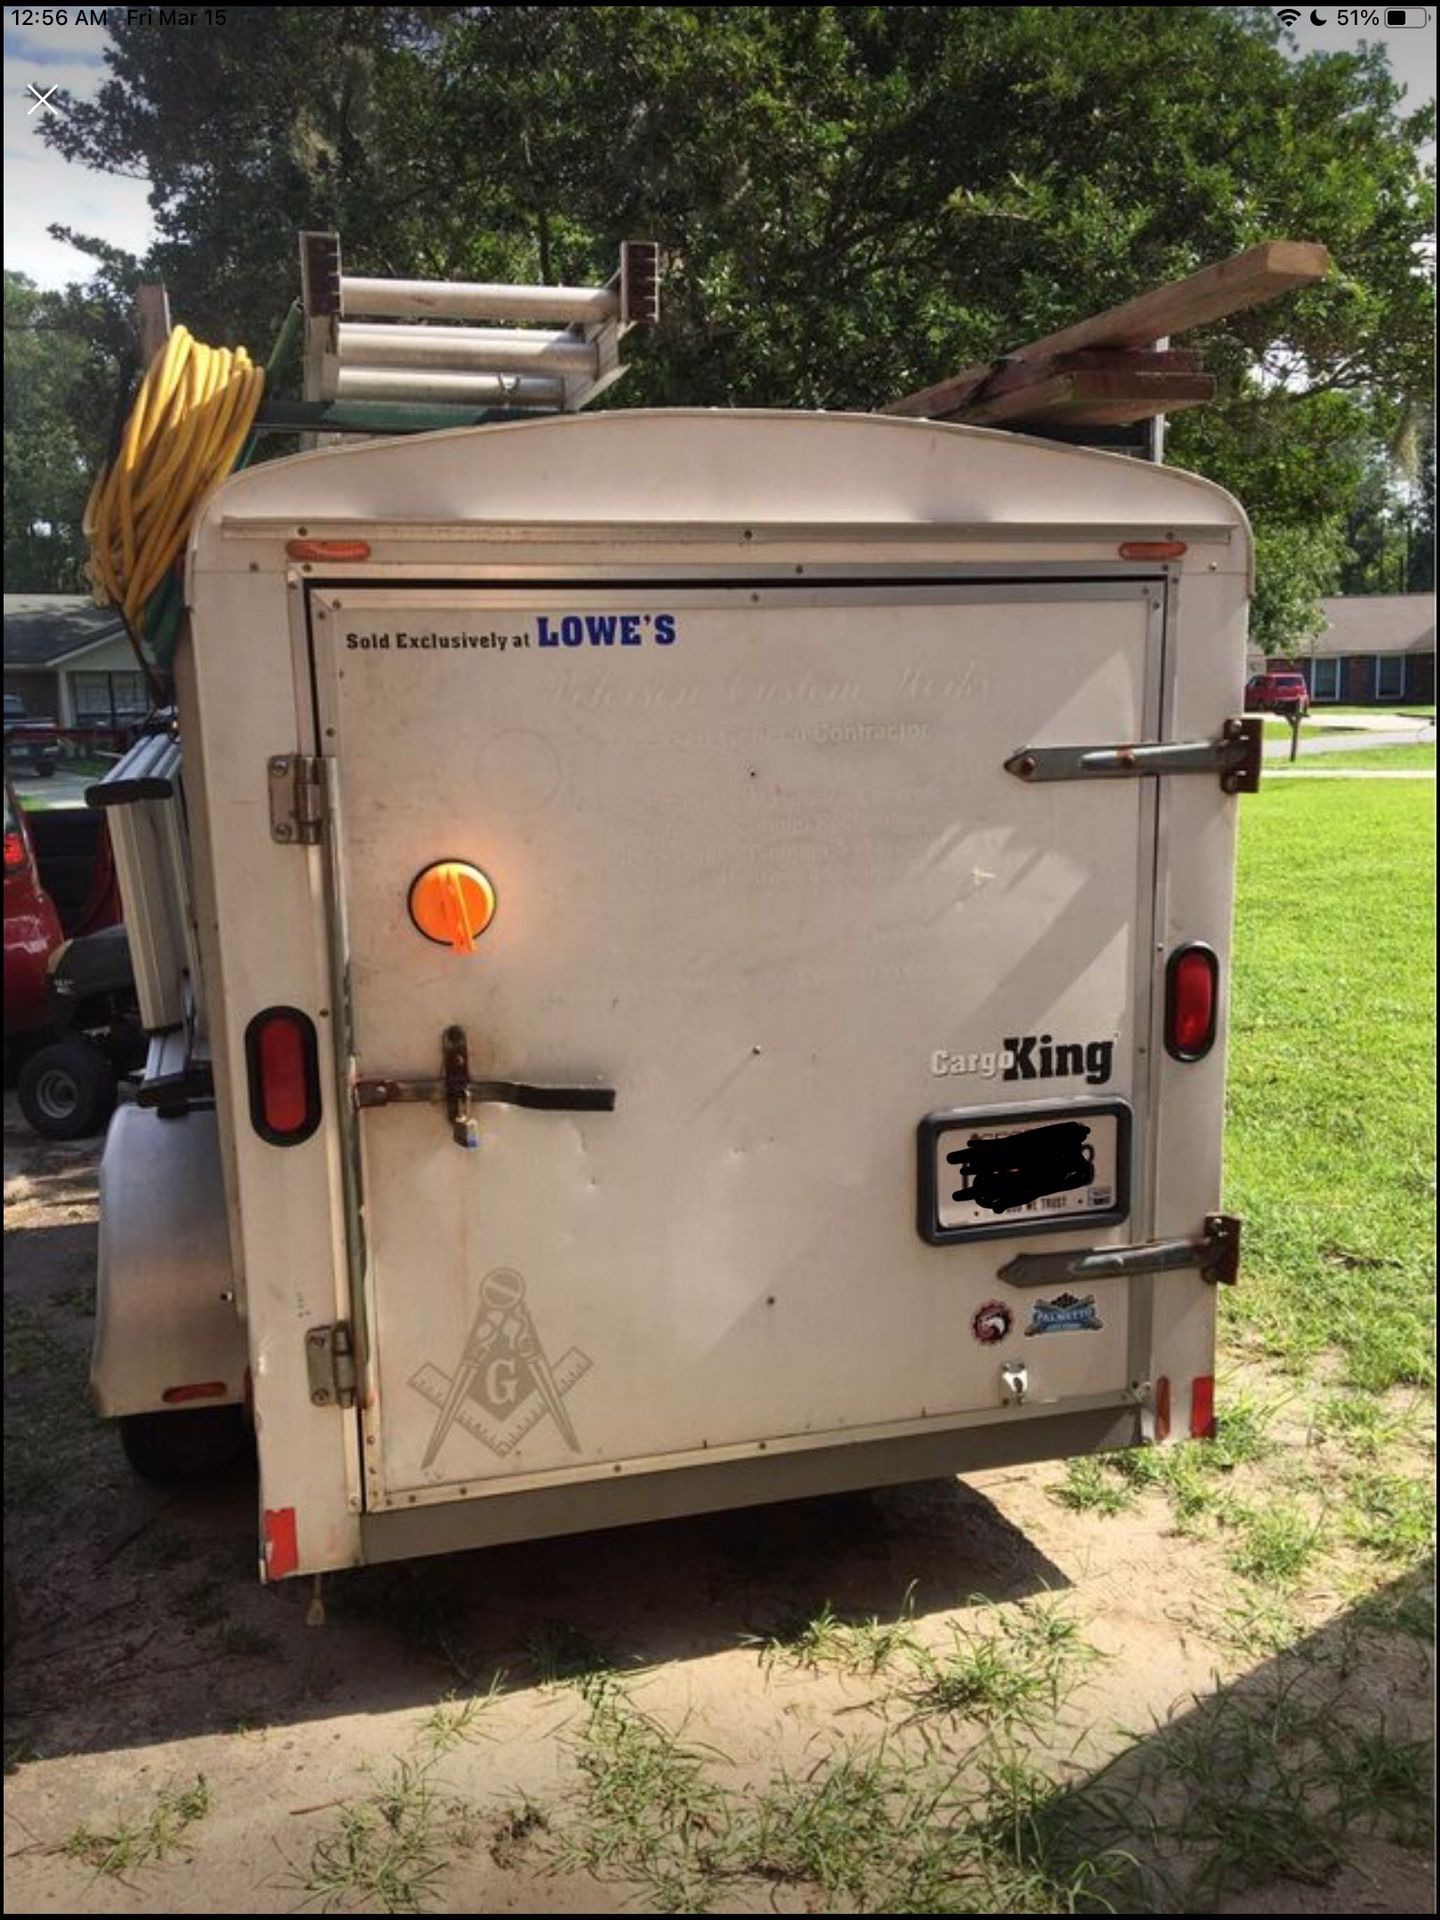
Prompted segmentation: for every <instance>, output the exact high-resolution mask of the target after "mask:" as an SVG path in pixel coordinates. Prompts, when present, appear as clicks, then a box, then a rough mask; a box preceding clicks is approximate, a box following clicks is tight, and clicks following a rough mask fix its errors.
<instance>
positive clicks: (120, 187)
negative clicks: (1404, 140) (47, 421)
mask: <svg viewBox="0 0 1440 1920" xmlns="http://www.w3.org/2000/svg"><path fill="white" fill-rule="evenodd" d="M49 11H50V13H51V15H52V17H63V18H65V19H67V20H68V21H70V22H72V23H73V22H75V20H76V17H77V15H79V14H80V13H88V12H93V11H94V9H91V8H77V7H61V8H51V9H49ZM1341 11H1343V10H1342V9H1336V8H1334V7H1321V8H1319V9H1317V10H1315V11H1313V12H1312V10H1311V9H1308V8H1307V9H1304V10H1302V12H1301V14H1300V17H1299V19H1298V20H1297V22H1296V24H1295V27H1294V35H1295V42H1296V50H1297V51H1298V52H1299V53H1302V54H1303V53H1314V52H1341V51H1343V50H1344V49H1346V48H1348V47H1353V46H1355V45H1356V43H1357V41H1359V40H1360V39H1361V38H1362V37H1363V38H1366V39H1371V40H1381V41H1384V42H1385V43H1386V45H1387V46H1388V48H1389V53H1390V64H1391V67H1392V69H1393V70H1394V72H1395V75H1396V77H1397V78H1398V79H1399V80H1400V81H1401V82H1402V83H1403V84H1404V85H1405V87H1406V88H1407V92H1408V104H1409V105H1411V106H1416V105H1419V104H1420V103H1421V102H1423V101H1425V100H1427V99H1429V98H1430V97H1431V96H1432V95H1433V94H1434V91H1435V32H1436V28H1435V8H1434V7H1429V8H1424V7H1409V8H1406V9H1405V11H1406V12H1407V13H1408V14H1410V15H1411V16H1412V17H1415V18H1419V17H1421V16H1423V18H1424V20H1425V24H1424V26H1423V27H1418V28H1413V29H1403V28H1402V29H1386V28H1385V27H1383V26H1381V27H1378V28H1376V27H1355V26H1346V27H1342V26H1340V25H1339V24H1338V21H1339V16H1340V12H1341ZM1348 11H1350V12H1352V13H1353V12H1354V11H1356V10H1355V9H1349V10H1348ZM1384 12H1385V9H1383V8H1382V9H1380V10H1379V15H1380V18H1381V19H1382V20H1383V17H1384ZM14 17H15V15H14V12H13V10H7V12H6V15H5V21H6V24H5V55H4V68H3V75H4V95H5V194H4V213H5V248H4V257H5V265H6V266H7V267H10V268H12V269H15V270H17V271H19V272H21V273H27V274H29V276H30V277H31V279H32V280H34V281H36V282H37V284H38V285H40V286H43V287H56V286H63V285H64V283H65V282H66V281H68V280H77V279H85V278H87V277H88V272H89V262H88V261H87V260H86V258H85V256H84V255H83V254H80V253H77V252H76V251H75V249H74V248H73V247H69V246H65V245H62V244H61V243H60V242H59V241H56V240H52V239H51V238H50V236H49V235H48V233H47V232H46V228H47V227H48V226H49V225H50V224H51V223H52V222H54V221H60V222H63V223H64V224H65V225H66V226H71V227H74V228H76V229H77V230H78V231H79V232H81V233H91V234H97V235H99V237H100V238H101V239H103V240H106V241H108V242H109V243H110V244H111V245H112V246H117V247H123V248H125V249H126V250H127V251H129V252H132V253H143V252H144V250H145V247H146V245H147V244H148V242H149V240H150V238H151V236H152V234H153V231H154V228H153V224H152V221H151V217H150V209H149V206H148V204H147V197H146V195H147V189H146V185H145V182H144V181H142V180H119V179H114V178H112V177H110V176H109V175H106V174H101V173H93V172H91V171H90V170H89V168H86V167H81V166H78V165H75V164H73V163H71V162H69V161H66V160H62V159H61V158H60V156H59V155H58V154H57V153H55V152H54V151H53V150H52V149H51V148H49V147H47V146H46V145H45V144H44V142H43V141H42V139H41V138H40V134H39V123H40V122H41V121H42V120H43V119H44V118H45V116H46V114H47V113H50V112H52V111H54V109H53V108H51V107H48V106H41V105H40V104H39V103H38V102H37V100H36V98H35V94H34V92H32V91H31V89H32V88H34V89H36V90H38V91H39V92H40V93H44V92H45V90H46V89H47V88H49V87H52V86H60V87H63V88H65V89H66V90H68V91H69V92H70V93H72V94H74V95H75V96H76V97H77V98H79V99H82V100H84V99H88V98H90V97H91V96H93V94H94V93H95V92H96V90H97V89H98V88H99V86H100V85H101V84H102V82H103V81H104V79H105V78H106V70H105V66H104V62H103V57H102V56H103V50H104V46H105V42H106V38H107V35H106V32H105V29H104V28H103V27H92V26H81V25H78V24H67V25H61V26H49V27H18V26H14V25H12V24H11V22H12V21H13V19H14ZM1315 20H1323V21H1324V22H1325V24H1324V25H1318V26H1317V25H1315V24H1313V22H1314V21H1315ZM156 31H157V32H163V31H171V32H182V33H183V32H186V31H187V29H186V28H183V27H177V28H171V29H164V28H159V27H157V29H156ZM188 31H200V32H203V31H205V29H204V28H195V29H188Z"/></svg>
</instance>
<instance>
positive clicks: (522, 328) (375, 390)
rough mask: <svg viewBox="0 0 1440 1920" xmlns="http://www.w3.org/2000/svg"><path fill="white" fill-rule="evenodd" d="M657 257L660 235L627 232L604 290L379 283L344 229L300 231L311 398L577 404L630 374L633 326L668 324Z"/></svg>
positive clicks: (568, 407) (537, 406)
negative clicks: (628, 338) (625, 353)
mask: <svg viewBox="0 0 1440 1920" xmlns="http://www.w3.org/2000/svg"><path fill="white" fill-rule="evenodd" d="M659 266H660V261H659V248H658V246H657V245H656V244H655V242H654V241H652V240H626V241H623V242H622V243H621V247H620V264H619V267H618V269H617V270H616V272H615V273H614V274H613V275H612V277H611V278H610V279H609V280H608V281H607V282H606V284H605V285H604V286H601V287H549V286H509V285H503V284H486V283H483V282H467V281H457V280H434V281H430V280H381V279H374V278H366V277H358V276H352V275H349V274H346V273H345V272H344V271H343V269H342V267H341V262H340V238H339V235H338V234H334V233H302V234H301V236H300V287H301V307H302V313H303V319H304V327H305V373H304V399H305V401H306V402H307V403H309V404H312V405H314V404H320V405H329V404H331V403H335V402H340V403H344V402H350V401H355V402H362V403H363V402H376V401H380V402H402V403H405V404H406V405H411V404H414V405H417V406H430V405H435V406H444V407H449V408H454V407H468V408H487V407H495V406H499V407H505V408H514V409H518V410H520V411H522V412H564V413H575V412H578V411H579V410H580V409H581V408H582V407H586V406H588V405H589V404H590V402H591V401H592V400H595V399H596V398H598V396H599V395H600V394H602V393H603V392H604V391H605V389H606V388H607V387H609V386H611V385H612V384H613V383H614V382H615V381H616V380H618V379H619V378H620V376H621V375H622V374H623V373H624V371H625V368H624V365H623V364H622V362H621V359H620V341H621V339H622V338H623V337H624V335H625V334H627V333H628V332H629V331H630V329H631V328H632V327H637V326H654V325H656V324H657V322H658V321H659V318H660V276H659ZM473 321H486V322H490V323H492V324H490V325H484V326H474V325H470V324H467V323H469V322H473ZM377 322H383V323H388V324H375V323H377ZM455 322H459V323H460V324H451V323H455ZM495 322H501V323H512V324H499V325H497V324H493V323H495ZM526 322H529V323H539V324H529V325H527V324H513V323H526Z"/></svg>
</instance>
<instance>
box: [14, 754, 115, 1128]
mask: <svg viewBox="0 0 1440 1920" xmlns="http://www.w3.org/2000/svg"><path fill="white" fill-rule="evenodd" d="M46 837H48V838H49V840H50V842H51V844H52V845H56V844H59V845H62V846H70V847H72V848H75V849H78V848H79V847H81V846H84V847H87V848H88V858H86V859H85V861H84V863H83V867H82V864H81V862H80V860H79V859H78V858H77V857H76V854H75V853H73V852H72V854H71V856H70V857H69V858H64V857H61V856H59V855H56V856H55V858H54V864H53V866H50V865H49V864H46V865H42V862H41V859H40V858H39V857H37V847H38V848H39V851H40V852H41V853H43V845H42V844H41V843H42V842H43V840H44V839H45V838H46ZM52 874H53V876H54V882H55V891H58V892H60V894H61V901H60V902H57V900H56V899H55V897H54V893H53V892H52V888H51V886H50V885H48V884H47V882H50V881H51V880H52ZM62 903H63V906H62ZM117 908H118V894H117V889H116V886H115V875H114V867H113V864H112V862H111V859H110V849H109V836H108V835H107V834H106V833H105V831H104V823H103V821H97V820H96V819H95V817H94V816H93V815H87V814H86V813H85V811H84V810H83V809H80V808H69V809H52V810H50V811H48V812H46V813H43V814H37V815H34V816H28V815H27V814H26V813H25V811H24V809H23V808H22V807H21V805H20V804H19V801H18V800H17V798H16V795H15V792H14V789H13V787H12V786H11V784H10V782H9V780H8V779H7V780H6V782H5V1047H6V1055H7V1066H8V1067H15V1068H18V1083H17V1088H16V1092H17V1097H18V1099H19V1102H20V1108H21V1111H22V1112H23V1114H24V1115H25V1118H26V1120H27V1121H28V1122H29V1123H30V1125H31V1126H32V1127H33V1128H34V1129H35V1131H36V1132H37V1133H39V1134H42V1135H44V1137H45V1138H47V1139H51V1140H75V1139H79V1138H81V1137H83V1136H84V1135H86V1134H92V1133H101V1132H103V1131H104V1129H105V1125H106V1122H107V1121H108V1120H109V1118H110V1115H111V1114H112V1112H113V1111H114V1108H115V1101H116V1097H117V1093H118V1084H119V1081H120V1080H121V1079H122V1078H124V1077H126V1076H127V1075H131V1074H134V1073H136V1072H138V1070H139V1068H140V1067H141V1065H142V1064H143V1061H144V1057H145V1040H144V1033H143V1030H142V1028H141V1027H140V1025H139V1018H138V1013H139V1009H138V1005H137V1003H136V999H135V983H134V973H133V969H132V967H131V964H130V951H129V946H128V943H127V940H126V936H125V929H124V927H123V926H119V925H117V924H115V918H116V910H117ZM67 928H68V929H69V930H70V931H69V933H68V937H67Z"/></svg>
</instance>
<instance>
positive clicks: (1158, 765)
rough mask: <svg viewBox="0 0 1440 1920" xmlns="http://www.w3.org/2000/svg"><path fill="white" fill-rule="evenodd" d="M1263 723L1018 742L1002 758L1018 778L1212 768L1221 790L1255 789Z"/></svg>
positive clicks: (1241, 720) (1239, 721)
mask: <svg viewBox="0 0 1440 1920" xmlns="http://www.w3.org/2000/svg"><path fill="white" fill-rule="evenodd" d="M1264 741H1265V723H1264V721H1263V720H1260V719H1248V718H1245V717H1243V716H1240V717H1236V718H1233V719H1230V720H1227V721H1226V722H1225V725H1224V727H1223V728H1222V730H1221V734H1220V738H1219V739H1218V740H1161V741H1151V742H1141V743H1138V744H1136V745H1133V746H1124V745H1121V746H1113V747H1021V748H1019V749H1018V751H1017V752H1015V753H1012V754H1011V756H1010V758H1009V759H1008V760H1007V761H1006V762H1005V771H1006V772H1007V773H1013V774H1014V775H1015V778H1016V779H1017V780H1031V781H1035V780H1123V779H1127V778H1130V779H1135V778H1139V777H1140V776H1141V775H1145V774H1149V775H1152V776H1157V775H1159V774H1162V773H1217V774H1219V776H1220V785H1221V788H1222V789H1223V790H1224V792H1226V793H1256V792H1258V791H1259V787H1260V758H1261V750H1262V748H1263V746H1264Z"/></svg>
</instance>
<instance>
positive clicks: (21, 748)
mask: <svg viewBox="0 0 1440 1920" xmlns="http://www.w3.org/2000/svg"><path fill="white" fill-rule="evenodd" d="M59 759H60V735H59V733H58V732H57V730H56V726H55V722H54V721H53V720H41V719H36V718H35V717H34V716H32V715H30V714H27V713H26V711H25V702H24V701H23V700H22V699H21V698H20V696H19V694H16V693H7V694H6V695H5V766H6V768H7V770H11V769H13V770H14V771H15V772H17V773H18V772H20V771H22V770H23V771H25V772H27V773H33V774H38V775H39V776H40V778H41V779H42V780H48V779H49V777H50V775H51V774H52V773H54V771H55V768H56V765H57V763H58V761H59Z"/></svg>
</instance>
